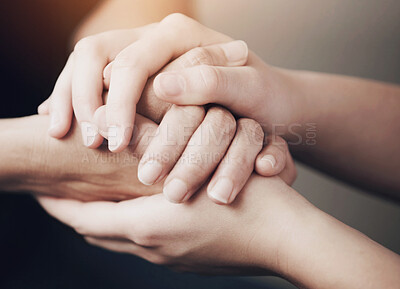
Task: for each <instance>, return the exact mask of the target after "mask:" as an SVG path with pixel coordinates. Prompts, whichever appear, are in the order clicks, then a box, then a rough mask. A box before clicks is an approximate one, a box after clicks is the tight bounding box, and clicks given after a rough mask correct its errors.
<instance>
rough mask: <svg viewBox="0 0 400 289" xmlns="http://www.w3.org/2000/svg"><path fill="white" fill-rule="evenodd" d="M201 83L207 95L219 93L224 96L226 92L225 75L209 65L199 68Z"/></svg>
mask: <svg viewBox="0 0 400 289" xmlns="http://www.w3.org/2000/svg"><path fill="white" fill-rule="evenodd" d="M199 70H200V76H201V81H202V82H203V85H204V87H205V89H206V93H209V94H212V93H215V92H216V91H218V92H219V93H221V94H223V93H224V91H225V90H226V86H227V81H226V78H225V76H224V74H223V73H221V71H220V70H219V69H218V68H216V67H214V66H209V65H201V66H200V67H199Z"/></svg>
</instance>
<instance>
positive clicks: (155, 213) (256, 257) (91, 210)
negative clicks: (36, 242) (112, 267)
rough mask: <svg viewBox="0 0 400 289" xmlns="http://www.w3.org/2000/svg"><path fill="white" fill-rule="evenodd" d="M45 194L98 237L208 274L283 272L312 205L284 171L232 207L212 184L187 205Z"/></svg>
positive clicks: (59, 211)
mask: <svg viewBox="0 0 400 289" xmlns="http://www.w3.org/2000/svg"><path fill="white" fill-rule="evenodd" d="M39 202H40V203H41V205H42V206H43V207H44V208H45V209H46V210H47V211H48V212H49V213H50V214H51V215H52V216H54V217H56V218H58V219H59V220H60V221H62V222H64V223H66V224H67V225H69V226H72V227H73V228H74V229H75V230H77V231H78V232H79V233H80V234H83V235H84V236H85V238H86V240H87V241H89V242H90V243H92V244H95V245H98V246H101V247H103V248H106V249H109V250H113V251H117V252H124V253H130V254H134V255H138V256H140V257H142V258H145V259H147V260H149V261H151V262H154V263H157V264H163V265H168V266H170V267H172V268H174V269H179V270H184V271H191V272H201V273H207V274H221V273H224V274H227V273H234V274H238V273H242V274H243V273H245V274H249V273H256V274H260V273H262V274H265V273H267V272H269V271H273V272H275V273H277V274H279V273H281V271H282V269H283V270H284V269H285V268H280V266H281V265H284V264H285V263H284V260H285V259H286V257H287V256H286V252H289V250H288V249H287V248H285V246H286V245H287V244H289V243H291V238H292V236H291V235H292V233H294V232H298V231H301V229H300V228H299V227H297V225H299V224H301V222H302V220H303V218H306V217H307V216H308V212H307V210H309V209H311V208H312V206H311V205H310V204H309V203H308V202H306V201H305V200H304V199H303V198H302V197H301V196H300V195H299V194H297V193H296V192H295V191H294V190H292V189H291V188H290V187H288V186H287V185H285V184H284V183H283V182H282V181H281V180H279V178H276V177H274V178H262V177H259V176H256V175H253V176H252V177H251V179H250V181H249V182H248V184H247V185H246V186H245V188H244V191H243V192H242V193H241V194H240V196H239V197H238V198H237V200H236V201H235V203H234V204H233V205H232V206H229V207H221V206H218V205H215V204H213V203H212V202H210V201H209V200H208V198H207V196H206V190H205V187H203V188H202V189H201V190H200V192H199V193H197V194H196V197H195V198H193V199H191V201H189V202H187V203H185V204H181V205H175V204H171V203H169V202H167V201H166V200H165V198H163V196H162V195H155V196H151V197H142V198H138V199H135V200H130V201H124V202H120V203H112V202H93V203H81V202H79V201H72V200H60V199H52V198H39ZM306 212H307V214H305V213H306Z"/></svg>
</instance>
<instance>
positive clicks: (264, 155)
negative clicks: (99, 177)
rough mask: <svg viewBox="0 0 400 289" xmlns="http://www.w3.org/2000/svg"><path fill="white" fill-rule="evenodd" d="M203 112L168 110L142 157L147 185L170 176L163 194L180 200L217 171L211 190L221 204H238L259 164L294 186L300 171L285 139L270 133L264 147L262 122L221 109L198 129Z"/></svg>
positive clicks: (260, 169)
mask: <svg viewBox="0 0 400 289" xmlns="http://www.w3.org/2000/svg"><path fill="white" fill-rule="evenodd" d="M202 111H203V110H202V108H201V107H191V106H187V107H179V106H175V107H172V108H171V110H169V111H168V112H167V114H166V115H165V117H164V119H163V121H162V122H161V124H160V127H159V129H158V134H157V135H156V136H155V137H154V138H153V140H152V141H151V143H150V144H149V146H148V148H147V149H146V151H145V153H144V155H143V157H142V159H141V160H140V163H139V174H138V176H139V179H140V180H141V181H142V183H144V184H147V185H151V184H154V183H158V182H159V181H161V180H164V178H165V177H166V176H167V177H166V179H165V181H164V189H163V192H164V194H165V196H166V197H167V199H168V200H170V201H172V202H176V203H180V202H185V201H187V200H188V199H189V198H190V197H191V196H192V195H193V194H194V193H195V192H196V191H197V190H198V189H199V188H200V187H201V186H202V185H203V184H204V183H205V182H206V181H207V179H209V176H210V175H213V176H212V178H211V181H210V183H209V185H208V186H207V192H208V195H209V196H210V198H211V199H212V200H214V201H215V202H217V203H219V204H230V203H231V202H233V200H234V199H235V198H236V196H237V195H238V193H239V192H240V191H241V190H242V188H243V186H244V185H245V183H246V182H247V179H248V178H249V177H250V175H251V173H252V172H253V170H254V166H255V164H256V170H257V172H258V173H259V174H260V175H264V176H273V175H278V174H280V175H281V177H282V178H283V179H284V180H285V181H286V182H287V183H288V184H292V183H293V181H294V179H295V178H296V169H295V166H294V163H293V160H292V158H291V156H290V153H289V150H288V147H287V144H286V142H285V141H284V140H283V139H281V138H279V137H273V136H270V137H268V139H267V141H268V145H267V146H266V147H265V148H264V149H262V146H263V139H264V133H263V131H262V129H261V127H260V125H259V124H258V123H256V122H255V121H253V120H251V119H239V120H238V121H237V122H236V121H235V119H234V118H233V116H232V115H231V114H230V113H229V112H228V111H227V110H225V109H223V108H220V107H212V108H210V109H209V110H208V112H207V115H206V117H205V118H204V120H203V121H202V123H201V124H200V125H199V126H198V127H197V125H198V124H199V123H200V121H201V120H202V115H201V112H202ZM203 113H204V111H203ZM199 114H200V118H198V116H199ZM195 119H197V121H196V126H194V127H193V126H192V125H193V120H195ZM185 131H186V133H185ZM187 135H188V136H189V137H186V138H185V136H187ZM261 149H262V151H261ZM260 151H261V152H260ZM214 171H215V173H213V172H214ZM194 176H195V177H194Z"/></svg>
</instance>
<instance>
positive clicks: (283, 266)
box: [41, 79, 400, 288]
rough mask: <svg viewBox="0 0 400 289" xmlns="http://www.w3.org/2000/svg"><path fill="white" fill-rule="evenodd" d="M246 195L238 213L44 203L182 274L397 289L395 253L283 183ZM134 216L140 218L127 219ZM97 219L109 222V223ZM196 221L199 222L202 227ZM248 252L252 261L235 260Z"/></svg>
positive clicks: (142, 204) (146, 202) (266, 182)
mask: <svg viewBox="0 0 400 289" xmlns="http://www.w3.org/2000/svg"><path fill="white" fill-rule="evenodd" d="M303 80H305V79H303ZM292 81H294V79H292ZM313 82H314V79H313V81H312V82H311V81H310V83H311V84H313ZM273 83H276V82H273ZM293 83H295V81H294V82H293ZM287 84H289V82H287ZM335 84H336V85H337V84H341V83H335ZM288 87H291V86H290V85H289V86H288ZM293 87H296V86H293ZM323 87H324V86H322V87H319V88H323ZM336 87H338V86H334V87H333V88H336ZM297 88H300V87H297ZM375 88H376V87H375ZM311 91H312V90H310V92H311ZM320 91H321V90H319V93H320ZM384 91H385V92H387V90H386V89H385V90H384ZM389 91H391V92H392V90H389ZM368 92H369V90H368ZM380 92H381V93H380V94H382V91H380ZM385 94H386V93H385ZM327 111H329V110H327ZM351 112H352V113H354V111H351ZM352 136H354V134H352ZM388 173H390V172H388ZM266 188H267V189H266ZM247 189H248V190H249V194H241V195H240V197H239V198H238V200H237V202H235V203H234V205H235V206H236V205H237V207H225V208H223V209H221V207H216V206H215V205H213V204H212V203H209V201H208V199H207V198H204V196H205V193H203V194H197V195H196V198H195V199H194V200H192V201H191V202H189V203H187V204H185V205H179V207H177V206H176V205H173V204H171V203H168V202H166V201H165V200H164V198H162V197H161V196H160V195H156V196H153V197H147V198H139V199H136V200H132V201H127V202H120V203H107V202H100V203H97V202H96V203H86V204H83V203H79V202H76V201H65V200H54V199H48V198H46V199H42V200H41V202H42V205H43V206H44V207H46V208H47V209H48V210H49V212H50V213H51V214H53V215H55V216H56V217H58V218H59V219H60V220H62V221H64V222H65V223H67V224H69V225H71V226H73V227H74V228H76V229H77V230H78V231H79V232H80V233H82V234H85V235H87V236H88V237H87V238H88V241H90V242H91V243H94V244H97V245H100V246H103V247H105V248H108V249H112V250H118V249H119V250H121V251H124V252H129V253H133V254H136V255H139V256H142V257H144V258H147V259H149V260H151V261H153V262H156V263H163V264H170V263H174V265H175V267H178V268H184V269H189V270H192V271H193V270H200V271H202V270H201V269H202V268H203V271H204V270H206V269H207V268H208V269H210V268H211V269H212V271H213V272H227V271H229V270H230V272H235V273H237V272H248V271H249V269H250V270H251V269H253V270H254V268H256V271H257V272H260V271H261V272H266V271H270V270H272V271H275V272H276V273H277V274H280V275H282V276H284V277H286V278H287V279H289V280H291V281H292V282H294V283H296V284H298V285H299V286H302V287H306V288H321V287H323V288H337V287H340V288H395V287H396V286H397V284H398V283H399V282H400V281H399V280H398V274H397V272H398V271H399V257H398V256H397V255H396V254H394V253H392V252H390V251H388V250H387V249H385V248H383V247H381V246H380V245H378V244H376V243H375V242H373V241H371V240H369V239H368V238H366V237H365V236H363V235H362V234H360V233H359V232H356V231H354V230H353V229H351V228H349V227H347V226H345V225H343V224H342V223H340V222H338V221H337V220H335V219H333V218H331V217H329V216H327V215H326V214H324V213H322V212H320V211H319V210H317V209H315V208H314V207H312V206H311V205H310V204H309V203H308V202H306V201H305V200H304V199H303V198H301V197H299V196H300V195H299V194H297V193H296V192H294V191H293V190H292V189H290V188H289V187H287V186H286V185H284V184H283V183H282V182H281V181H279V179H277V178H272V179H261V178H260V177H252V178H251V180H250V181H249V182H248V186H246V187H245V190H247ZM251 192H253V194H252V193H251ZM266 192H267V193H266ZM268 192H269V193H268ZM257 205H259V207H258V208H259V209H258V210H256V208H257ZM241 206H243V207H241ZM247 206H248V207H247ZM260 207H261V208H260ZM177 208H179V209H177ZM241 208H242V209H243V208H244V210H243V211H242V210H241ZM246 208H248V209H247V210H246ZM196 211H197V214H196ZM71 212H73V213H74V214H71ZM127 212H128V213H129V214H130V213H132V214H133V215H131V217H130V218H126V215H127V214H125V213H127ZM152 212H153V213H152ZM156 212H157V213H158V214H156ZM160 212H163V213H164V214H160ZM204 212H207V213H204ZM109 213H112V215H109ZM245 213H247V214H245ZM147 214H151V215H147ZM77 215H78V216H79V217H81V218H76V216H77ZM74 216H75V217H74ZM94 216H97V217H98V216H103V217H104V219H101V220H102V221H103V222H100V219H96V218H94ZM106 216H108V218H107V217H106ZM120 216H122V217H120ZM146 216H148V217H147V218H146ZM149 216H151V218H150V217H149ZM154 216H157V217H158V218H156V219H155V218H154ZM199 216H201V217H203V218H199ZM246 217H248V219H247V218H246ZM135 220H136V221H135ZM143 220H144V222H143ZM185 220H190V222H188V221H186V222H185ZM246 220H250V222H244V221H246ZM174 221H175V223H174ZM193 221H198V223H196V224H197V225H196V226H194V225H193ZM171 224H174V226H171ZM207 224H208V226H207ZM249 224H250V225H249ZM163 225H164V226H163ZM158 226H159V227H158ZM194 228H195V229H198V230H193V229H194ZM210 228H216V229H215V234H214V235H213V234H211V237H215V238H214V239H213V238H210V239H207V238H206V237H205V236H210V234H206V233H209V231H210ZM282 228H284V229H282ZM168 229H169V230H168ZM218 229H220V230H218ZM244 229H245V230H244ZM164 230H165V231H164ZM202 230H203V231H202ZM255 232H257V234H255ZM104 236H106V238H104ZM115 236H118V238H117V239H118V240H114V239H113V237H115ZM182 236H189V237H188V238H182ZM238 236H241V238H238ZM110 238H111V240H110ZM176 238H179V239H178V240H177V239H176ZM121 239H122V240H121ZM178 241H180V243H177V242H178ZM194 241H195V242H194ZM221 241H223V243H221ZM174 244H179V247H175V246H174ZM226 244H229V246H226ZM178 248H179V249H180V250H177V249H178ZM199 248H200V249H199ZM227 248H228V249H227ZM224 249H225V250H224ZM243 251H245V252H248V254H240V253H239V254H232V252H243ZM260 252H263V254H260ZM210 256H212V258H211V264H210ZM244 256H245V257H244ZM271 260H272V261H271ZM326 260H329V262H326ZM227 264H228V265H227ZM202 265H203V266H202ZM210 265H214V267H211V266H210ZM215 267H217V268H215ZM226 267H229V269H228V270H227V269H226ZM232 267H235V269H232ZM219 268H223V269H222V270H221V271H219V270H218V269H219ZM244 268H245V269H244ZM337 276H340V277H341V278H340V279H338V278H337Z"/></svg>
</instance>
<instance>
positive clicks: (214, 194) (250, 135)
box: [207, 118, 264, 204]
mask: <svg viewBox="0 0 400 289" xmlns="http://www.w3.org/2000/svg"><path fill="white" fill-rule="evenodd" d="M237 123H238V125H237V131H236V135H235V138H234V139H233V141H232V144H231V145H230V147H229V149H228V152H227V153H226V155H225V157H224V159H223V160H222V162H221V163H220V164H219V166H218V169H217V170H216V172H215V173H214V175H213V177H212V179H211V181H210V183H209V185H208V187H207V193H208V196H209V197H210V198H211V199H212V200H214V201H215V202H216V203H218V204H230V203H232V202H233V201H234V200H235V198H236V196H237V194H238V193H239V192H240V191H241V190H242V189H243V187H244V185H245V184H246V182H247V180H248V179H249V177H250V175H251V173H252V172H253V170H254V163H255V160H256V157H257V154H258V153H259V152H260V150H261V148H262V144H263V139H264V132H263V130H262V128H261V126H260V125H259V124H258V123H257V122H256V121H254V120H252V119H245V118H242V119H240V120H239V121H238V122H237Z"/></svg>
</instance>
